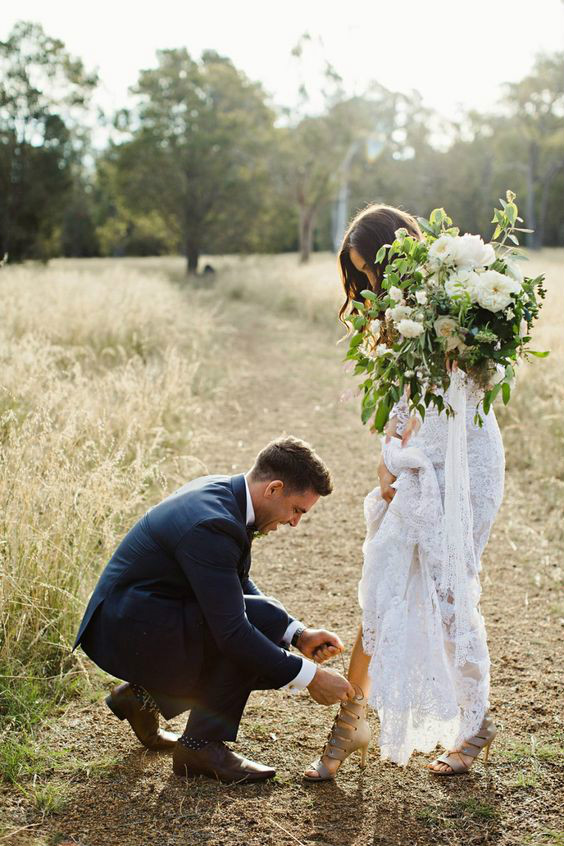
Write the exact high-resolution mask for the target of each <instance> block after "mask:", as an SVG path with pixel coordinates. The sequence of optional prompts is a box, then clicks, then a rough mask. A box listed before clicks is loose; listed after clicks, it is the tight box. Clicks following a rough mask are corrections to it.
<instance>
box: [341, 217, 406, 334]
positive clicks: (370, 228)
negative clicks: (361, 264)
mask: <svg viewBox="0 0 564 846" xmlns="http://www.w3.org/2000/svg"><path fill="white" fill-rule="evenodd" d="M402 227H403V228H404V229H407V231H408V232H409V234H410V235H412V236H413V237H414V238H421V237H422V234H421V230H420V229H419V225H418V223H417V221H416V219H415V218H414V217H413V216H412V215H410V214H408V213H407V212H404V211H401V209H396V208H394V207H393V206H386V205H384V204H383V203H374V204H372V205H370V206H367V207H366V208H365V209H362V211H360V212H358V214H357V215H356V216H355V217H354V218H353V220H352V221H351V223H350V224H349V227H348V229H347V231H346V232H345V235H344V238H343V243H342V244H341V248H340V250H339V255H338V259H339V268H340V272H341V281H342V283H343V288H344V289H345V297H346V299H345V302H344V303H343V305H342V306H341V308H340V310H339V317H340V319H341V320H342V321H343V322H344V318H345V315H346V313H347V311H349V307H350V305H351V302H352V300H362V297H361V296H360V292H361V291H364V290H366V289H367V288H370V287H371V284H370V281H369V279H368V277H367V276H366V275H365V274H364V273H363V272H362V271H361V270H357V268H356V267H355V266H354V264H353V263H352V261H351V257H350V251H351V248H353V249H355V250H356V251H357V252H358V253H360V255H361V256H362V258H363V259H364V261H365V262H366V264H368V265H369V266H371V267H372V268H373V270H374V274H375V276H376V279H377V281H378V285H377V288H376V290H375V293H377V294H379V293H380V283H381V282H382V273H383V266H382V264H376V262H375V258H376V253H377V252H378V250H379V249H380V247H382V246H383V245H384V244H391V243H392V241H395V234H394V233H395V232H396V230H397V229H401V228H402ZM384 266H385V263H384ZM351 310H353V309H352V308H351Z"/></svg>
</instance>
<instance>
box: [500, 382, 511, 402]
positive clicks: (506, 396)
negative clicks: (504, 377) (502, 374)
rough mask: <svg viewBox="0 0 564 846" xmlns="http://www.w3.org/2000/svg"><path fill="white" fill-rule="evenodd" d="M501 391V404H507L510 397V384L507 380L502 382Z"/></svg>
mask: <svg viewBox="0 0 564 846" xmlns="http://www.w3.org/2000/svg"><path fill="white" fill-rule="evenodd" d="M501 392H502V395H503V404H504V405H507V403H508V402H509V400H510V399H511V385H510V384H509V382H504V383H503V384H502V386H501Z"/></svg>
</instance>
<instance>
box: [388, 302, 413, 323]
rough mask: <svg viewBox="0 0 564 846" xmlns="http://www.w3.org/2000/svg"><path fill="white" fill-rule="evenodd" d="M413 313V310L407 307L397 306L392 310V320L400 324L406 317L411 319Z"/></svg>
mask: <svg viewBox="0 0 564 846" xmlns="http://www.w3.org/2000/svg"><path fill="white" fill-rule="evenodd" d="M412 311H413V309H412V308H410V307H409V306H406V305H397V306H396V307H395V308H393V309H391V314H390V316H391V318H392V320H393V321H395V323H398V322H399V321H400V320H403V319H404V318H405V317H409V315H410V314H411V312H412Z"/></svg>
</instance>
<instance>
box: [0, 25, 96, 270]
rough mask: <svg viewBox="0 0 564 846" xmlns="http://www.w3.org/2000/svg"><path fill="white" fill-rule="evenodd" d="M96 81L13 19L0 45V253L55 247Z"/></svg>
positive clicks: (40, 252)
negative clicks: (82, 124) (82, 127)
mask: <svg viewBox="0 0 564 846" xmlns="http://www.w3.org/2000/svg"><path fill="white" fill-rule="evenodd" d="M96 82H97V79H96V76H95V75H94V74H87V73H86V72H85V70H84V67H83V64H82V62H81V61H80V60H79V59H73V58H72V57H71V56H70V55H69V54H68V53H67V51H66V50H65V46H64V44H63V42H62V41H59V40H58V39H55V38H51V37H50V36H48V35H46V33H45V32H44V31H43V29H42V27H41V26H40V25H39V24H34V23H29V22H23V21H21V22H19V23H17V24H16V25H15V27H14V29H13V30H12V32H11V33H10V35H9V37H8V39H7V40H6V41H3V42H0V196H1V198H2V200H1V206H0V253H2V254H3V253H4V252H7V253H8V254H9V256H10V259H16V260H17V259H22V258H26V257H35V258H46V257H48V256H49V255H50V254H52V253H53V252H56V250H57V247H58V244H57V243H56V241H57V236H58V231H57V227H58V226H60V225H61V224H62V218H63V214H64V199H65V197H66V196H67V195H68V192H69V191H70V189H71V186H72V183H73V170H72V168H73V164H75V163H77V162H78V161H79V160H80V156H79V154H78V150H79V148H80V145H81V143H83V141H84V134H83V133H82V132H81V129H80V127H81V119H82V117H83V116H84V112H85V109H86V108H87V105H88V99H89V96H90V94H91V92H92V90H93V89H94V87H95V85H96Z"/></svg>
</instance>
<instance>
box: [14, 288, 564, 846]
mask: <svg viewBox="0 0 564 846" xmlns="http://www.w3.org/2000/svg"><path fill="white" fill-rule="evenodd" d="M229 321H230V323H231V324H232V326H233V332H232V334H231V335H230V338H229V345H228V348H226V350H225V352H224V354H223V356H222V358H224V359H225V361H226V362H227V361H229V362H230V364H231V368H232V379H231V380H230V384H232V385H233V387H232V388H230V391H229V395H228V396H226V398H225V401H224V402H223V403H220V404H214V405H213V407H212V406H211V404H210V408H209V415H208V417H207V419H206V420H205V421H204V420H202V424H203V425H202V431H201V433H200V436H199V444H198V445H197V446H198V450H197V451H198V455H199V456H200V457H201V458H203V460H204V461H205V462H206V463H207V466H208V469H209V471H210V472H228V473H236V472H241V471H243V470H246V469H247V468H248V466H249V465H250V463H251V461H252V458H253V457H254V455H255V454H256V452H257V451H258V449H259V448H260V447H261V446H263V445H264V444H265V443H266V442H267V441H268V440H269V439H270V438H271V437H274V436H276V435H278V434H280V433H282V432H287V433H292V434H295V435H298V436H301V437H305V438H306V439H308V440H309V441H311V442H312V443H313V444H314V445H315V447H316V448H317V449H318V451H319V452H320V454H321V455H322V456H323V457H324V459H325V460H326V461H327V462H328V464H329V465H330V467H331V468H332V471H333V474H334V479H335V492H334V494H333V495H332V496H331V497H329V498H328V499H327V500H323V501H321V502H320V503H319V505H318V506H317V507H316V509H314V512H312V514H311V515H310V516H309V517H308V518H306V519H305V520H303V521H302V523H301V524H300V526H299V527H298V529H296V530H295V531H290V530H282V531H281V532H279V533H278V534H277V535H275V536H274V537H272V538H268V539H265V540H263V541H260V542H257V544H256V545H255V548H254V565H253V575H254V577H255V579H256V581H257V582H258V584H259V585H260V586H261V587H262V589H263V590H264V591H265V592H268V593H272V594H273V595H275V596H277V597H278V598H280V599H281V600H282V601H283V602H284V603H285V604H286V606H287V607H288V609H289V610H291V612H292V613H293V614H294V615H296V616H298V617H301V618H302V619H304V620H305V621H307V622H308V623H309V624H311V625H323V626H326V627H329V628H333V629H335V630H336V631H338V632H339V633H340V635H341V637H342V638H343V640H344V641H345V642H346V643H347V644H348V645H349V648H350V644H352V641H353V638H354V634H355V631H356V627H357V625H358V606H357V599H356V590H357V581H358V577H359V573H360V567H361V544H362V540H363V533H364V527H363V517H362V502H363V497H364V496H365V494H366V493H367V492H368V491H369V490H370V489H371V487H373V486H374V484H375V477H376V465H377V459H378V442H377V440H376V439H375V438H374V437H373V436H371V435H370V434H369V433H368V432H367V431H366V430H365V429H364V428H363V427H362V426H361V424H360V422H359V420H358V419H357V409H356V406H355V405H354V404H350V403H343V402H341V401H340V396H341V393H342V391H343V390H344V389H345V387H347V382H346V377H344V375H343V374H342V370H341V367H340V364H339V362H340V359H341V357H342V352H341V350H339V349H336V348H335V336H334V335H333V333H332V332H331V331H329V330H328V329H327V328H326V327H324V326H319V325H317V326H316V325H315V324H306V323H305V322H304V321H302V320H300V319H297V318H296V317H288V318H287V319H283V318H280V316H276V317H275V316H267V315H265V314H264V312H263V313H261V314H259V313H258V312H257V313H255V315H254V316H253V314H251V311H250V309H249V308H248V306H245V305H244V304H242V303H241V304H240V303H234V304H233V308H232V313H231V315H230V316H229ZM542 485H543V480H542V479H541V478H535V476H534V474H533V475H530V474H529V475H528V476H526V477H524V476H523V474H522V473H520V472H518V471H517V470H516V469H512V464H511V461H510V462H508V475H507V487H506V495H505V502H504V506H503V509H502V512H501V514H500V516H499V518H498V521H497V526H496V528H495V529H494V532H493V534H492V537H491V539H490V543H489V546H488V548H487V550H486V554H485V560H484V562H483V564H484V577H483V589H484V590H483V611H484V614H485V618H486V623H487V627H488V634H489V642H490V648H491V654H492V661H493V667H492V706H493V712H494V715H495V719H496V722H497V723H498V726H499V735H498V738H497V740H496V742H495V743H494V745H493V747H492V755H491V758H490V763H489V765H488V766H487V767H484V766H483V764H482V763H480V762H478V764H477V765H476V766H475V767H474V768H473V769H472V771H471V773H470V774H469V775H467V776H463V777H457V778H452V779H442V780H438V779H434V778H433V777H432V776H431V775H429V774H428V773H427V772H426V771H425V769H424V764H425V762H426V759H425V758H424V757H423V756H415V757H414V758H413V759H412V761H411V762H410V764H409V765H408V766H407V767H406V768H404V769H402V768H399V767H396V766H394V765H392V764H387V763H382V762H380V760H379V757H378V747H377V745H376V743H374V744H373V746H372V749H371V754H370V756H369V764H368V767H367V768H366V769H365V770H364V771H361V770H360V769H359V768H358V759H357V758H355V757H353V758H352V759H349V760H348V761H346V762H345V764H344V765H343V767H342V768H341V771H340V772H339V776H338V780H337V781H336V782H335V783H327V784H321V785H310V784H307V783H303V782H302V780H301V774H302V771H303V768H304V767H305V766H306V765H307V764H308V763H309V762H310V761H311V760H313V758H315V757H317V754H318V752H319V750H320V748H321V746H322V744H323V742H324V739H325V736H326V734H327V731H328V730H329V727H330V725H331V722H332V719H333V714H334V711H335V709H334V708H329V709H323V708H321V707H320V706H318V705H316V704H315V703H313V702H312V701H311V700H310V699H309V698H308V697H307V695H306V694H301V695H299V696H297V697H292V696H289V695H286V694H284V693H281V692H276V691H272V692H258V693H255V694H253V695H252V697H251V700H250V703H249V707H248V709H247V711H246V713H245V718H244V721H243V724H242V728H241V732H240V735H239V742H238V744H237V746H236V748H237V749H238V750H240V751H244V753H245V754H246V755H248V756H249V757H254V758H255V759H257V760H260V761H262V762H264V763H268V764H270V765H274V766H276V768H277V773H278V775H277V777H276V779H275V781H274V782H272V783H269V784H262V785H248V786H244V785H241V786H225V785H221V784H218V783H215V782H213V781H209V780H206V779H196V780H193V781H192V782H190V783H189V784H186V783H184V782H182V781H180V780H178V779H176V778H175V777H174V776H173V775H172V772H171V765H170V759H169V758H168V757H167V756H166V755H165V756H162V755H157V754H154V753H149V752H146V751H144V750H143V748H141V747H140V746H139V744H138V743H137V741H136V739H135V738H134V737H133V735H132V734H131V733H130V732H129V731H128V729H127V727H126V725H124V724H122V723H119V722H118V721H117V720H116V719H115V717H113V716H112V715H111V714H110V713H109V711H108V710H107V709H106V708H105V706H104V704H103V697H102V695H101V694H99V695H98V694H96V701H94V702H93V703H89V702H84V703H83V704H75V705H72V706H71V707H68V708H67V709H66V711H65V712H64V714H62V716H61V717H60V718H59V719H57V720H56V721H53V722H52V723H51V725H50V726H49V727H47V728H46V730H45V732H44V735H43V742H44V743H45V744H46V745H48V746H49V747H51V748H56V749H58V750H61V753H62V754H63V755H64V754H65V752H64V751H63V750H67V752H68V754H69V755H71V756H72V758H73V760H78V761H81V762H82V763H83V766H81V767H78V768H77V769H76V771H75V772H74V773H70V774H69V773H68V772H67V774H66V775H64V776H63V777H61V775H60V774H57V772H55V771H54V772H53V773H52V780H53V781H54V782H55V783H56V784H57V785H58V787H59V788H60V790H61V791H62V801H61V804H62V807H61V808H60V809H59V810H58V812H57V813H51V814H46V813H45V812H44V811H43V812H42V811H41V810H39V809H38V808H37V807H35V806H34V804H33V803H32V802H30V801H29V797H26V796H25V795H24V794H22V793H21V792H20V791H15V790H14V789H13V788H10V790H5V791H4V793H3V795H2V797H1V801H2V805H3V808H4V812H3V813H4V814H5V816H4V823H5V824H6V826H7V828H5V829H4V831H5V832H6V833H5V834H3V835H2V837H1V838H0V841H2V842H7V843H18V844H24V843H25V844H34V846H40V844H49V845H50V846H51V844H52V845H53V846H54V844H62V843H67V842H71V843H80V844H82V846H109V844H113V843H118V844H120V845H121V846H158V845H159V846H160V844H164V845H165V846H180V844H183V846H184V844H185V846H200V845H201V846H204V844H206V846H242V844H248V846H267V844H273V846H274V844H275V846H291V844H296V843H301V844H308V845H309V844H311V846H329V844H331V846H337V844H338V845H339V846H345V844H346V846H353V844H354V845H355V846H371V845H372V844H374V846H376V844H381V846H384V844H385V846H396V844H397V845H398V846H399V845H400V844H401V846H403V844H414V845H415V844H430V843H449V844H453V846H454V844H489V843H495V844H500V846H509V844H512V845H513V844H515V845H516V846H517V844H519V846H522V845H523V844H539V846H540V844H552V846H557V844H564V822H563V820H562V816H561V811H562V798H563V796H564V792H563V788H564V774H563V765H564V756H563V751H562V748H563V743H562V741H563V739H564V734H563V732H564V727H563V724H562V713H561V710H560V709H561V704H562V688H563V681H562V667H561V642H562V624H563V623H564V620H563V619H562V617H563V616H564V612H563V609H562V607H561V600H560V604H559V599H558V593H557V587H558V585H557V579H558V578H559V573H558V568H557V566H556V565H557V563H558V552H559V550H558V549H557V548H556V546H555V544H553V543H552V542H551V541H549V540H548V539H547V538H545V537H544V536H543V513H544V508H545V504H544V502H543V497H542V495H541V488H542ZM516 515H517V516H516ZM507 525H511V526H512V529H511V533H509V531H508V530H507V529H504V526H507ZM515 526H516V528H515ZM560 575H561V574H560ZM335 666H337V667H338V668H339V667H340V662H336V664H335ZM109 684H110V681H109V680H107V685H108V686H109ZM371 719H372V723H373V728H374V732H375V735H376V736H377V718H376V716H375V715H374V714H372V717H371ZM173 724H174V725H175V726H176V727H177V728H181V727H182V720H176V721H174V723H173ZM87 762H92V763H91V765H90V766H89V765H87ZM55 810H56V809H55Z"/></svg>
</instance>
